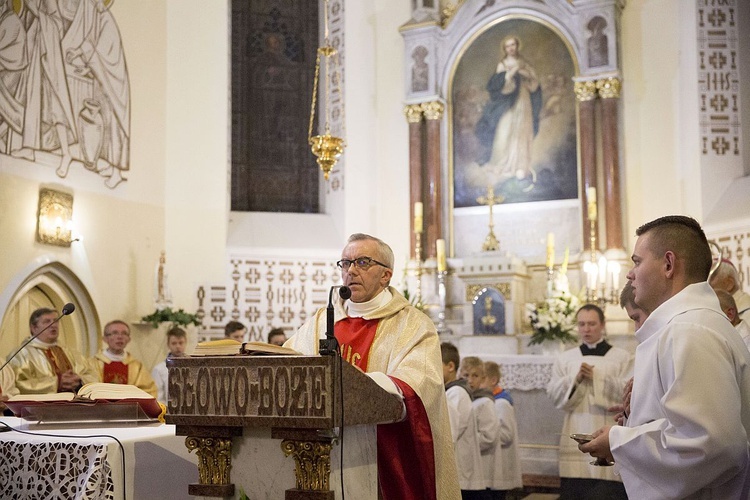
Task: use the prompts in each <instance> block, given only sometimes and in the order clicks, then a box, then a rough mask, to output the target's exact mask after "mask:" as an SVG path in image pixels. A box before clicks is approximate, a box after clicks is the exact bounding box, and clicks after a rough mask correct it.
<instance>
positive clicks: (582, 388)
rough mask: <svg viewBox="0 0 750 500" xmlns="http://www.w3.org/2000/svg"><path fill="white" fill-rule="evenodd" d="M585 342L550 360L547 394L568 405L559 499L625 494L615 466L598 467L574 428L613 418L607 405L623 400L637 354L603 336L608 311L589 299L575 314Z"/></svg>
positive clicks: (585, 429) (588, 427)
mask: <svg viewBox="0 0 750 500" xmlns="http://www.w3.org/2000/svg"><path fill="white" fill-rule="evenodd" d="M576 321H577V324H578V335H579V336H580V337H581V341H582V343H581V345H580V346H578V347H576V348H573V349H569V350H567V351H565V352H564V353H562V354H561V355H560V356H559V357H558V358H557V359H556V360H555V364H554V365H553V366H552V377H551V379H550V382H549V384H548V385H547V395H548V396H549V397H550V398H551V399H552V401H553V402H554V404H555V406H556V407H557V408H559V409H561V410H564V411H565V412H566V413H565V420H564V422H563V429H562V435H561V436H560V459H559V461H560V499H561V500H574V499H575V500H579V499H598V498H607V499H609V500H615V499H627V495H626V494H625V488H624V487H623V486H622V482H621V481H620V478H619V477H618V476H617V475H616V474H615V473H614V471H613V470H612V468H611V467H594V466H591V465H590V464H589V462H590V461H591V460H590V459H588V458H587V457H586V456H585V455H581V453H580V452H579V451H578V448H577V445H576V443H575V441H573V440H572V439H570V434H575V433H587V432H591V431H592V430H594V429H598V428H599V427H601V426H603V425H606V424H607V423H608V422H610V421H611V418H612V417H611V415H610V413H608V408H609V407H611V406H613V405H615V404H616V403H618V402H620V401H621V399H622V395H623V390H624V389H625V384H626V383H627V381H628V379H629V378H630V376H631V375H632V372H633V362H632V359H633V357H632V356H631V355H630V353H628V352H627V351H625V350H624V349H620V348H619V347H613V346H612V345H610V344H609V343H608V342H607V341H606V340H605V339H604V326H605V320H604V312H603V311H602V310H601V309H600V308H599V307H598V306H596V305H594V304H585V305H584V306H583V307H581V308H580V309H579V310H578V313H577V314H576Z"/></svg>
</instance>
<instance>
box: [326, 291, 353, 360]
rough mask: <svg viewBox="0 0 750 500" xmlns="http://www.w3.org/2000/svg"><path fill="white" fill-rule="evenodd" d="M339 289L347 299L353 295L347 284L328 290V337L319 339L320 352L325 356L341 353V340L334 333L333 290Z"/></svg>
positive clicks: (340, 293)
mask: <svg viewBox="0 0 750 500" xmlns="http://www.w3.org/2000/svg"><path fill="white" fill-rule="evenodd" d="M335 288H338V289H339V296H340V297H341V298H342V299H344V300H346V299H348V298H349V297H351V296H352V291H351V290H350V289H349V287H347V286H339V287H336V286H332V287H331V290H330V291H329V292H328V306H327V307H326V338H324V339H320V340H319V341H318V352H319V353H320V354H322V355H323V356H333V355H335V354H339V341H338V339H337V338H336V336H335V335H334V334H333V323H334V318H333V290H334V289H335Z"/></svg>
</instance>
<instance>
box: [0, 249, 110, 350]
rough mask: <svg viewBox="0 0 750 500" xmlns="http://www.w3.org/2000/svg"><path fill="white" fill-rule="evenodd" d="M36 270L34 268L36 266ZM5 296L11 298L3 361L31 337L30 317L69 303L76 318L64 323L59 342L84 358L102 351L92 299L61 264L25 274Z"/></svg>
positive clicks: (1, 333) (2, 330)
mask: <svg viewBox="0 0 750 500" xmlns="http://www.w3.org/2000/svg"><path fill="white" fill-rule="evenodd" d="M32 267H33V266H32ZM25 273H26V274H27V275H26V276H25V277H24V276H20V277H19V279H18V280H15V283H20V284H18V285H17V286H16V285H14V284H13V283H11V285H10V286H11V287H12V286H15V290H5V291H4V292H3V294H2V295H3V296H5V297H7V296H10V299H9V300H8V301H7V303H6V304H2V303H0V308H1V307H2V306H3V305H4V306H5V314H3V321H2V324H1V325H0V357H3V358H7V357H8V356H9V355H10V354H11V353H12V352H13V351H14V350H15V349H16V348H17V347H18V345H20V344H21V342H23V340H25V339H27V338H28V336H29V316H31V313H32V312H33V311H34V310H35V309H38V308H40V307H49V308H51V309H55V310H57V311H60V310H61V309H62V307H63V305H65V304H66V303H68V302H72V303H73V304H74V305H75V306H76V310H75V312H74V313H73V314H71V315H69V316H65V317H64V318H62V319H61V320H60V337H59V339H60V340H59V342H60V343H61V344H62V345H65V346H68V347H72V348H74V349H77V350H79V351H80V352H81V353H82V354H83V355H84V356H91V355H93V354H95V353H96V351H97V349H98V347H99V328H100V323H99V317H98V314H97V313H96V310H95V308H94V305H93V303H92V300H91V296H90V295H89V293H88V291H87V290H86V288H85V286H84V285H83V283H82V282H81V280H80V279H78V277H77V276H76V275H75V273H73V271H71V270H70V269H69V268H68V267H67V266H65V265H64V264H62V263H60V262H44V263H42V264H41V265H39V266H38V267H36V269H33V270H32V271H31V272H28V271H25Z"/></svg>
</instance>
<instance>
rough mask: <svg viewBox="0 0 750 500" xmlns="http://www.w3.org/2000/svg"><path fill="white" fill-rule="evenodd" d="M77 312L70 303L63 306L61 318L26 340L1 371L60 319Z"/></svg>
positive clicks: (7, 360)
mask: <svg viewBox="0 0 750 500" xmlns="http://www.w3.org/2000/svg"><path fill="white" fill-rule="evenodd" d="M75 310H76V306H75V305H74V304H73V303H72V302H68V303H67V304H65V305H64V306H63V308H62V311H61V313H60V316H58V317H57V318H55V320H54V321H53V322H52V323H50V324H49V325H47V326H45V327H44V328H42V329H41V331H40V332H39V333H37V334H36V335H32V336H31V337H29V339H28V340H26V342H24V343H23V344H21V347H19V348H18V349H16V352H14V353H13V354H12V355H10V357H8V359H6V360H5V363H3V366H0V371H2V370H3V368H5V367H6V366H7V365H8V363H10V360H11V359H13V358H15V357H16V355H17V354H18V353H19V352H21V351H22V350H23V348H24V347H26V346H27V345H29V343H30V342H31V341H32V340H34V339H35V338H37V337H38V336H40V335H41V334H43V333H44V332H46V331H47V329H48V328H49V327H51V326H52V325H54V324H55V323H57V322H58V321H60V318H62V317H63V316H67V315H68V314H72V313H73V311H75Z"/></svg>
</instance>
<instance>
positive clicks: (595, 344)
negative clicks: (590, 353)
mask: <svg viewBox="0 0 750 500" xmlns="http://www.w3.org/2000/svg"><path fill="white" fill-rule="evenodd" d="M602 342H604V337H602V338H600V339H599V342H594V343H593V344H589V343H588V342H584V345H585V346H586V347H588V348H589V349H594V348H596V346H598V345H599V344H601V343H602Z"/></svg>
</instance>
